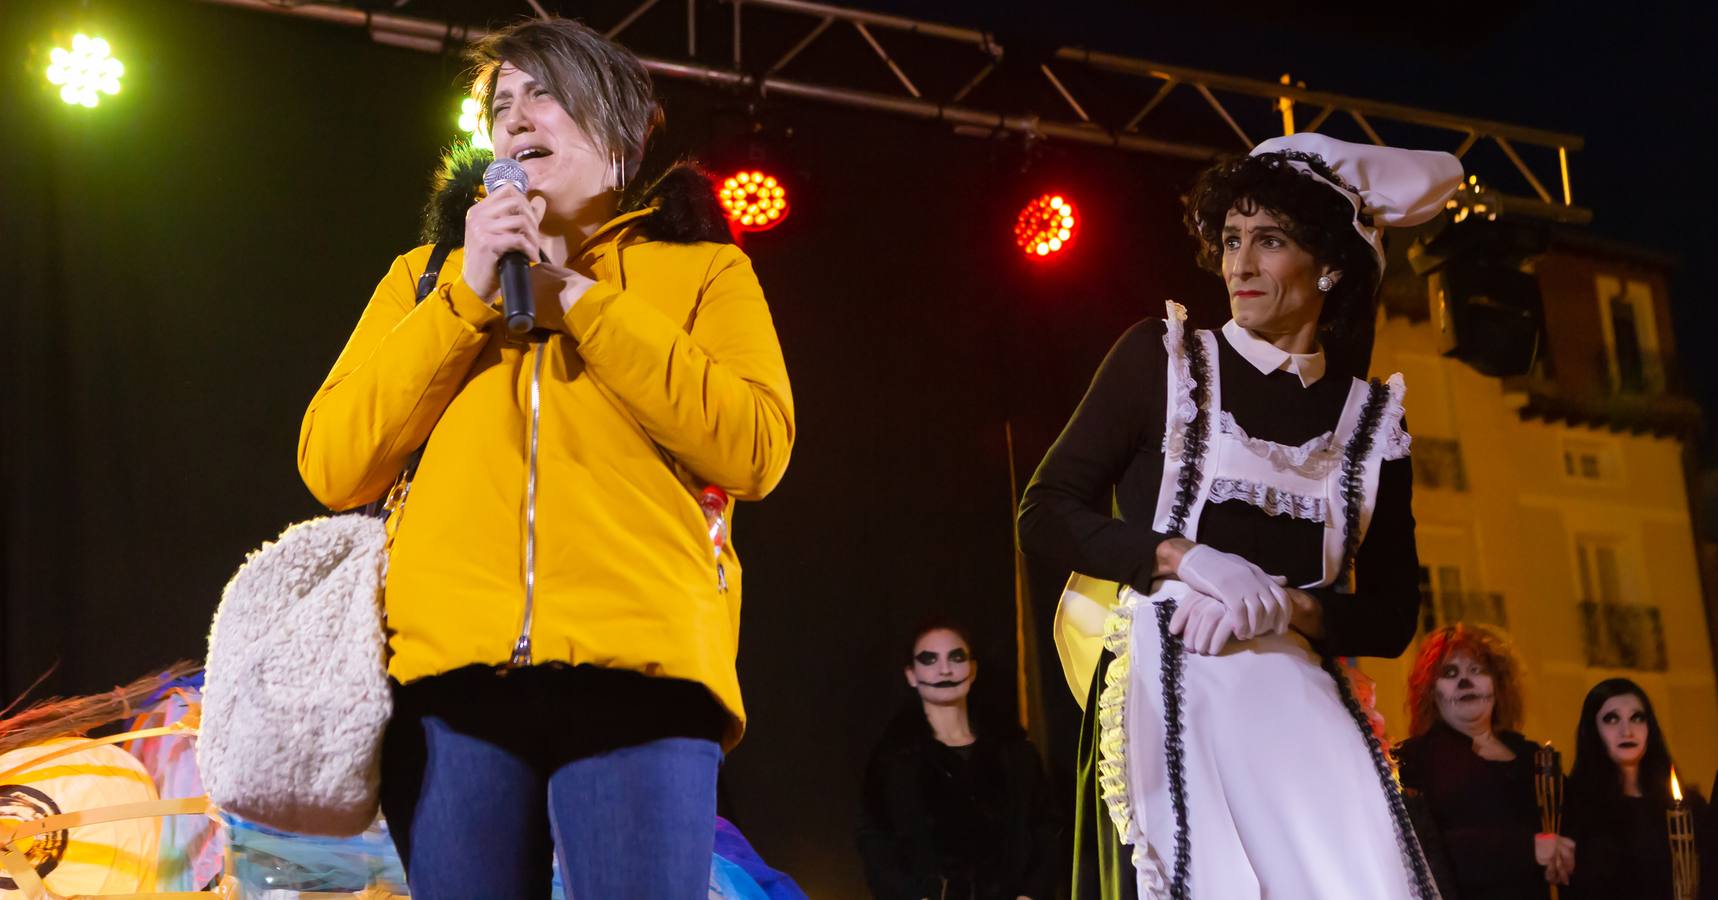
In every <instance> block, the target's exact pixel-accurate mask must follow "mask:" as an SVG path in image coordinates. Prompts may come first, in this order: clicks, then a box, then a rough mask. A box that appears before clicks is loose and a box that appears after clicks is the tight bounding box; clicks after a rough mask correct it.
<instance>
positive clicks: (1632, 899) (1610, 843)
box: [1563, 783, 1718, 900]
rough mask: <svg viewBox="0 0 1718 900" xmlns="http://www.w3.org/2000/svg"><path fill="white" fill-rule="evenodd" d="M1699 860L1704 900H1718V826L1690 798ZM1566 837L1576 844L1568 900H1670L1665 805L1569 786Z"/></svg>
mask: <svg viewBox="0 0 1718 900" xmlns="http://www.w3.org/2000/svg"><path fill="white" fill-rule="evenodd" d="M1687 803H1688V806H1689V808H1690V809H1692V810H1693V815H1694V829H1695V845H1696V848H1697V849H1698V852H1699V854H1700V892H1699V893H1698V894H1697V895H1696V896H1698V897H1699V898H1700V900H1718V823H1715V822H1714V821H1713V813H1712V808H1711V807H1710V806H1709V805H1708V804H1707V803H1706V802H1705V801H1704V800H1703V799H1702V798H1701V797H1699V796H1698V795H1697V794H1694V793H1693V792H1692V791H1691V792H1689V796H1688V800H1687ZM1563 821H1564V824H1565V826H1566V827H1565V829H1564V830H1565V831H1567V832H1568V834H1569V837H1570V838H1572V839H1574V841H1575V874H1574V876H1573V877H1572V878H1570V879H1569V887H1568V889H1567V891H1566V892H1565V893H1564V894H1563V897H1564V898H1566V900H1611V898H1616V897H1627V898H1629V900H1672V897H1673V884H1672V881H1671V857H1670V826H1669V824H1668V821H1667V820H1666V818H1665V808H1664V804H1662V803H1655V802H1653V801H1652V800H1650V799H1648V798H1645V797H1623V796H1619V795H1618V794H1616V793H1614V792H1612V793H1610V795H1609V796H1608V797H1607V796H1604V795H1603V793H1602V792H1599V791H1589V790H1585V789H1583V787H1582V786H1581V785H1578V784H1574V783H1571V784H1570V785H1569V789H1568V803H1567V806H1566V808H1565V812H1564V819H1563Z"/></svg>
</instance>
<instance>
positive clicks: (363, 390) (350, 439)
mask: <svg viewBox="0 0 1718 900" xmlns="http://www.w3.org/2000/svg"><path fill="white" fill-rule="evenodd" d="M652 212H653V211H652V210H650V209H645V210H640V211H637V212H634V213H629V214H627V215H623V216H620V217H618V218H616V219H615V220H613V221H611V222H609V223H608V224H607V225H605V226H604V227H603V228H602V229H601V230H599V231H598V232H597V233H596V234H594V235H592V236H591V238H590V239H589V240H587V241H586V242H585V244H584V246H583V247H582V248H581V251H580V253H579V255H578V256H579V261H578V264H577V265H576V266H575V267H576V268H579V269H581V270H582V271H585V272H587V273H589V274H591V275H593V277H595V278H596V279H597V285H596V286H595V287H593V288H591V289H590V290H589V291H588V292H587V293H586V294H585V295H584V296H583V297H582V298H581V299H580V300H579V301H578V303H576V304H575V305H574V307H573V309H572V311H571V312H570V313H569V314H568V315H567V316H566V318H565V320H564V321H563V320H562V319H561V318H560V314H559V310H558V309H554V310H542V309H539V310H538V313H539V317H538V321H539V325H540V326H543V327H545V328H548V329H551V333H550V335H549V337H548V338H547V340H545V341H542V342H539V343H530V344H521V343H515V342H511V341H508V340H504V339H503V337H502V335H503V333H504V331H505V329H504V328H503V327H502V326H501V325H499V324H497V323H498V321H499V320H500V318H501V314H500V312H499V311H498V310H497V309H495V308H494V307H492V306H490V305H488V304H486V303H484V302H483V301H482V300H481V299H480V298H478V296H477V295H476V294H475V293H474V292H472V290H471V289H470V288H468V287H467V286H466V285H465V283H464V281H463V280H461V278H460V276H459V272H460V267H461V253H460V251H457V250H455V251H454V252H453V253H452V254H451V255H450V256H449V257H448V259H447V261H446V263H445V264H444V265H443V266H442V268H441V275H440V278H439V279H438V282H437V287H436V289H435V290H434V291H433V292H431V293H430V294H429V295H428V296H427V297H426V298H425V299H424V301H423V302H422V303H421V304H417V305H415V306H414V297H415V294H416V291H415V289H416V284H417V280H418V277H419V275H420V274H421V273H422V271H423V269H424V267H425V265H426V264H427V261H428V258H429V254H430V249H431V248H430V247H428V246H423V247H419V248H417V249H415V250H413V251H411V252H410V253H407V254H405V255H404V256H401V257H399V258H398V259H396V260H394V264H393V267H392V268H391V269H390V270H389V271H388V274H387V277H385V278H383V279H382V282H381V284H380V285H378V286H377V288H376V293H375V295H374V296H373V297H372V298H371V299H370V303H369V306H367V307H366V308H365V310H364V314H363V316H362V318H361V319H360V320H359V322H358V327H357V329H356V330H355V331H354V332H353V333H352V337H351V339H350V340H348V341H347V344H346V348H345V350H344V351H342V352H341V354H340V358H339V360H338V361H336V362H335V364H334V370H333V371H332V372H330V373H329V374H328V378H327V380H326V381H324V382H323V384H322V387H321V388H320V389H319V390H317V392H316V396H315V398H314V399H312V400H311V403H310V409H309V410H308V411H307V412H306V413H305V415H304V424H303V428H302V430H301V431H300V434H299V442H298V467H299V472H300V474H301V475H302V476H303V478H304V483H305V484H306V485H307V486H309V488H310V490H311V492H312V493H313V494H315V495H316V497H317V499H318V500H321V501H322V502H323V503H325V504H327V505H328V506H329V507H331V508H334V509H349V508H352V507H356V506H360V505H362V504H364V503H367V502H369V501H371V500H374V499H376V498H377V497H378V496H380V495H381V494H382V493H383V492H385V491H386V490H387V489H388V487H389V486H390V485H391V484H392V483H393V481H394V479H395V476H396V474H397V473H398V472H399V471H400V469H401V468H402V467H403V466H404V465H405V463H406V460H407V458H408V457H409V456H410V455H411V453H412V451H413V450H414V449H416V448H417V447H418V446H419V445H420V443H421V442H422V441H423V440H424V439H425V437H428V439H429V443H428V446H427V448H426V449H425V452H424V455H423V460H422V462H421V463H420V464H419V467H418V471H417V476H416V478H415V479H414V480H413V483H412V486H411V491H410V496H409V499H408V500H407V502H406V504H405V507H404V509H403V510H402V511H401V512H400V513H399V514H397V515H396V524H397V530H396V531H395V533H394V538H393V543H392V545H391V550H390V554H389V565H388V578H387V590H386V606H387V617H388V628H389V631H390V633H391V634H390V639H389V646H390V649H391V651H392V653H391V658H390V660H389V666H388V671H389V674H391V675H392V676H393V677H395V678H397V679H399V680H400V681H402V682H409V681H412V680H414V679H418V678H422V677H425V676H428V675H434V674H437V673H441V672H446V671H450V670H452V669H456V668H459V667H461V666H465V665H469V664H473V663H479V664H491V665H501V664H505V663H507V662H509V660H510V658H512V659H514V660H515V661H517V659H518V657H516V655H515V654H516V650H523V651H525V653H526V654H528V656H529V659H530V661H532V662H535V663H545V662H550V661H555V660H560V661H565V662H568V663H572V664H581V663H591V664H594V665H598V666H605V667H610V668H619V669H630V670H634V671H638V672H643V673H646V674H649V675H653V676H665V677H671V678H684V679H689V680H693V681H698V682H701V683H703V684H704V685H706V686H707V687H709V689H710V691H711V693H712V694H713V695H714V696H715V697H716V699H717V700H719V701H720V702H721V703H722V705H723V706H724V707H725V708H726V709H727V710H728V712H729V713H730V715H731V717H732V722H731V725H730V728H729V730H728V734H727V736H726V740H725V743H726V744H727V745H728V746H730V747H731V746H732V745H733V744H734V743H736V742H737V741H738V740H739V737H740V734H741V732H742V731H743V730H744V724H745V713H744V708H743V707H742V705H741V702H740V688H739V682H738V680H737V678H736V675H735V671H734V657H735V653H736V651H737V648H738V641H739V627H740V565H739V560H738V558H737V557H736V556H735V555H734V550H733V547H732V545H731V544H730V545H729V547H728V548H727V549H725V550H724V551H723V552H722V554H721V560H720V565H721V567H722V573H721V574H723V575H725V579H724V580H725V582H726V589H725V590H724V588H723V586H722V585H721V584H719V583H718V570H717V567H718V560H717V558H716V555H715V552H714V550H713V549H712V546H711V542H710V538H709V533H708V529H707V527H706V523H705V519H704V514H703V512H702V510H701V509H700V508H699V506H698V496H699V494H700V493H701V492H702V490H703V488H704V486H706V485H709V484H715V485H718V486H720V487H721V488H723V489H724V490H726V491H727V492H728V493H729V495H730V496H732V497H733V498H736V499H745V500H756V499H758V498H760V497H763V496H764V495H765V494H767V493H769V492H770V490H771V489H772V488H774V487H775V485H776V483H777V482H779V481H780V480H781V477H782V473H783V471H784V470H785V469H786V468H787V462H788V455H789V452H790V451H791V450H792V447H793V438H794V420H793V399H792V396H791V394H790V392H789V388H788V379H787V370H786V367H785V365H784V364H783V362H782V355H781V347H780V345H779V344H778V342H777V340H776V333H775V326H774V324H773V323H772V321H771V319H770V313H769V308H768V306H767V305H766V304H765V302H764V296H763V291H762V290H761V289H760V288H759V286H758V281H757V277H756V276H755V275H754V274H753V272H752V267H751V263H750V261H749V260H748V259H747V258H746V256H745V254H744V253H742V252H740V250H739V249H738V248H737V247H734V246H733V245H730V244H718V243H692V244H676V243H668V242H662V241H652V240H648V239H646V238H645V236H644V234H643V229H642V228H640V227H639V226H640V225H641V219H642V217H644V216H648V215H651V214H652ZM533 460H534V462H533ZM533 475H534V477H533ZM533 488H534V491H535V497H534V499H533V497H532V496H531V492H532V490H533ZM533 507H534V516H533V514H532V513H533ZM732 511H733V510H732V504H731V503H730V507H729V511H728V513H729V515H730V516H731V515H732Z"/></svg>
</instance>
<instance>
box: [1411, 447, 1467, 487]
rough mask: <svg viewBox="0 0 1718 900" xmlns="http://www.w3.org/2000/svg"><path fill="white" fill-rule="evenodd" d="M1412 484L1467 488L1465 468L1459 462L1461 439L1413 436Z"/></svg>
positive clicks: (1417, 485) (1416, 485)
mask: <svg viewBox="0 0 1718 900" xmlns="http://www.w3.org/2000/svg"><path fill="white" fill-rule="evenodd" d="M1408 458H1409V459H1410V460H1413V463H1414V487H1416V488H1443V489H1444V490H1450V491H1465V490H1467V469H1465V468H1463V466H1462V461H1461V441H1458V440H1454V439H1451V438H1435V437H1422V436H1419V435H1415V436H1414V452H1413V453H1412V454H1410V455H1409V456H1408Z"/></svg>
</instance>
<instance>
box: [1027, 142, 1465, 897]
mask: <svg viewBox="0 0 1718 900" xmlns="http://www.w3.org/2000/svg"><path fill="white" fill-rule="evenodd" d="M1460 181H1461V166H1460V163H1459V162H1457V160H1456V159H1455V158H1454V157H1453V156H1450V155H1448V154H1445V153H1435V152H1425V151H1412V150H1400V149H1395V148H1389V147H1376V146H1363V145H1357V144H1349V143H1345V142H1342V141H1337V140H1333V139H1331V138H1327V137H1324V136H1321V135H1316V134H1301V135H1293V136H1289V137H1283V138H1274V139H1272V140H1269V141H1266V142H1265V143H1263V144H1261V145H1259V146H1258V147H1257V148H1255V149H1254V150H1253V152H1252V153H1251V154H1250V155H1248V156H1246V157H1241V158H1237V159H1231V160H1226V161H1223V162H1220V163H1218V164H1217V165H1215V166H1213V167H1212V168H1211V169H1209V170H1207V171H1206V172H1204V173H1203V174H1202V175H1201V176H1200V178H1199V181H1198V183H1197V185H1196V186H1195V187H1194V189H1193V192H1192V194H1191V195H1190V196H1189V198H1188V208H1187V224H1188V226H1189V228H1190V229H1191V230H1192V232H1193V234H1194V236H1195V237H1196V238H1197V239H1198V241H1199V243H1200V246H1201V253H1200V262H1201V263H1202V264H1203V265H1205V266H1206V267H1207V268H1210V269H1212V270H1214V271H1216V272H1217V273H1218V274H1220V275H1221V276H1222V278H1223V281H1224V284H1225V286H1226V288H1227V291H1228V295H1229V300H1230V310H1231V313H1232V315H1233V318H1232V319H1231V320H1230V321H1229V322H1228V323H1227V324H1225V325H1224V326H1223V327H1222V328H1221V329H1218V330H1215V331H1207V330H1196V329H1194V328H1191V327H1190V326H1189V325H1188V323H1187V321H1186V311H1185V310H1184V309H1183V308H1182V307H1181V306H1180V305H1179V304H1176V303H1174V302H1170V303H1169V304H1167V312H1168V314H1167V316H1166V317H1165V318H1164V319H1161V320H1159V319H1150V320H1146V321H1143V322H1140V323H1138V324H1136V325H1135V326H1133V327H1132V328H1131V329H1129V330H1128V332H1127V333H1126V334H1124V335H1123V336H1122V337H1121V339H1120V340H1119V341H1118V342H1117V343H1116V345H1115V346H1114V347H1113V348H1112V349H1111V350H1110V353H1109V355H1108V357H1107V358H1106V359H1105V360H1104V362H1103V364H1102V366H1101V367H1100V368H1099V370H1098V372H1097V375H1096V376H1095V377H1094V378H1093V380H1092V384H1091V387H1090V388H1089V390H1088V392H1087V394H1086V396H1085V398H1084V399H1083V400H1082V401H1081V402H1080V406H1079V408H1078V409H1076V410H1075V411H1074V415H1073V417H1072V418H1071V419H1070V420H1069V422H1068V424H1067V427H1066V428H1065V429H1064V430H1063V432H1062V435H1061V436H1060V437H1059V438H1058V439H1057V441H1056V443H1055V444H1054V445H1053V446H1052V447H1051V448H1050V451H1049V453H1048V454H1047V455H1046V456H1045V458H1044V461H1043V463H1042V465H1040V467H1039V469H1038V472H1037V474H1036V475H1035V476H1034V477H1033V480H1032V483H1031V485H1030V486H1028V487H1027V489H1026V493H1025V497H1024V499H1023V500H1022V503H1021V510H1020V535H1021V541H1022V543H1023V545H1024V547H1025V548H1026V550H1027V552H1029V553H1031V554H1033V555H1034V556H1036V557H1038V558H1040V559H1042V560H1045V561H1047V562H1052V563H1054V564H1057V565H1060V566H1062V567H1065V568H1068V569H1072V570H1073V571H1074V572H1075V573H1076V576H1075V578H1074V579H1073V581H1071V582H1070V585H1069V590H1068V591H1067V592H1066V593H1065V594H1064V596H1063V601H1062V606H1061V608H1060V609H1059V610H1058V613H1057V635H1056V638H1057V644H1058V649H1059V651H1060V652H1061V654H1062V659H1063V663H1064V667H1065V668H1066V669H1067V670H1068V675H1069V682H1070V685H1071V686H1073V688H1074V690H1075V694H1076V696H1077V697H1082V698H1083V701H1084V704H1085V720H1084V723H1083V725H1082V727H1081V742H1082V743H1081V752H1080V786H1079V792H1078V808H1077V811H1076V816H1077V824H1076V838H1075V840H1076V854H1075V855H1076V861H1075V872H1074V896H1075V897H1076V898H1078V900H1092V898H1106V900H1107V898H1141V900H1166V898H1175V900H1182V898H1188V897H1199V898H1220V900H1269V898H1294V900H1300V898H1320V900H1405V898H1410V897H1418V898H1421V900H1434V898H1436V897H1437V896H1438V895H1437V888H1436V887H1435V885H1434V884H1433V883H1432V880H1431V877H1430V875H1429V874H1428V872H1427V870H1426V864H1425V861H1424V857H1423V855H1422V854H1421V852H1420V849H1419V846H1418V844H1417V843H1416V841H1415V839H1414V835H1413V831H1412V828H1411V826H1410V825H1409V822H1408V819H1407V815H1406V811H1405V809H1404V807H1403V805H1402V799H1401V794H1400V791H1399V789H1398V788H1397V787H1396V785H1395V782H1394V780H1393V778H1392V777H1391V772H1390V767H1389V764H1388V762H1387V760H1386V759H1385V757H1384V754H1383V751H1382V749H1381V748H1380V746H1379V743H1378V741H1377V739H1376V737H1375V736H1374V735H1373V733H1372V731H1371V729H1370V727H1369V724H1368V720H1367V717H1366V714H1365V713H1364V711H1363V710H1362V709H1361V708H1360V706H1359V705H1358V704H1357V703H1356V702H1355V699H1354V696H1353V694H1352V692H1351V691H1350V690H1349V687H1348V684H1347V682H1346V680H1345V679H1344V678H1343V676H1342V675H1341V673H1340V669H1339V668H1338V666H1337V664H1336V662H1335V658H1337V657H1342V656H1384V657H1394V656H1397V655H1399V654H1400V653H1402V652H1403V650H1405V649H1406V648H1407V646H1408V643H1409V641H1410V640H1411V639H1412V637H1413V633H1414V623H1415V614H1416V610H1417V609H1418V605H1419V591H1418V585H1417V569H1418V557H1417V554H1416V552H1415V549H1414V521H1413V514H1412V511H1411V508H1410V497H1411V490H1412V469H1411V467H1410V462H1409V459H1408V450H1409V443H1410V442H1409V438H1408V434H1407V432H1406V431H1405V430H1404V427H1403V423H1402V398H1403V394H1404V390H1405V388H1404V385H1403V382H1402V378H1401V376H1400V375H1394V376H1392V377H1391V378H1390V379H1389V380H1388V381H1387V382H1382V383H1380V382H1366V381H1363V380H1360V379H1356V378H1350V377H1341V376H1340V375H1339V374H1337V373H1333V372H1327V364H1326V357H1325V348H1326V347H1332V348H1335V347H1337V346H1341V345H1343V344H1344V342H1351V341H1352V340H1353V338H1352V336H1353V335H1355V334H1357V333H1362V334H1363V333H1367V332H1366V330H1365V328H1364V325H1365V324H1366V323H1367V322H1369V321H1370V319H1371V317H1372V316H1373V314H1374V312H1375V305H1374V304H1375V299H1376V296H1377V288H1378V282H1379V277H1380V274H1381V273H1382V271H1383V267H1384V253H1383V243H1382V240H1381V237H1380V229H1381V228H1383V227H1386V226H1393V225H1416V224H1420V223H1423V222H1426V221H1428V220H1430V219H1431V218H1432V217H1433V216H1435V215H1437V214H1438V212H1439V211H1440V210H1442V209H1443V208H1444V204H1445V201H1446V200H1448V199H1449V197H1450V196H1451V195H1452V194H1453V193H1454V191H1455V189H1456V187H1457V186H1458V184H1459V183H1460ZM1359 356H1360V357H1361V358H1364V356H1365V354H1359ZM1112 509H1113V510H1114V513H1113V514H1112Z"/></svg>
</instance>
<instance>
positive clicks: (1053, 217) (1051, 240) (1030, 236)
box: [1014, 194, 1080, 259]
mask: <svg viewBox="0 0 1718 900" xmlns="http://www.w3.org/2000/svg"><path fill="white" fill-rule="evenodd" d="M1079 228H1080V220H1079V216H1078V215H1077V214H1076V213H1075V212H1074V204H1072V203H1070V202H1068V200H1067V198H1065V197H1063V196H1062V195H1061V194H1045V195H1044V196H1042V197H1039V198H1038V199H1036V200H1033V201H1032V202H1031V203H1028V204H1026V208H1025V209H1022V210H1021V211H1020V218H1018V219H1016V220H1015V222H1014V243H1015V245H1017V246H1018V247H1019V248H1020V249H1021V251H1023V252H1024V253H1025V254H1026V255H1027V256H1028V257H1030V258H1032V259H1049V258H1050V257H1052V256H1055V255H1056V254H1058V253H1060V252H1062V251H1063V250H1066V249H1067V248H1068V245H1069V244H1072V243H1073V242H1074V235H1075V234H1076V233H1077V232H1078V231H1079Z"/></svg>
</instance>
